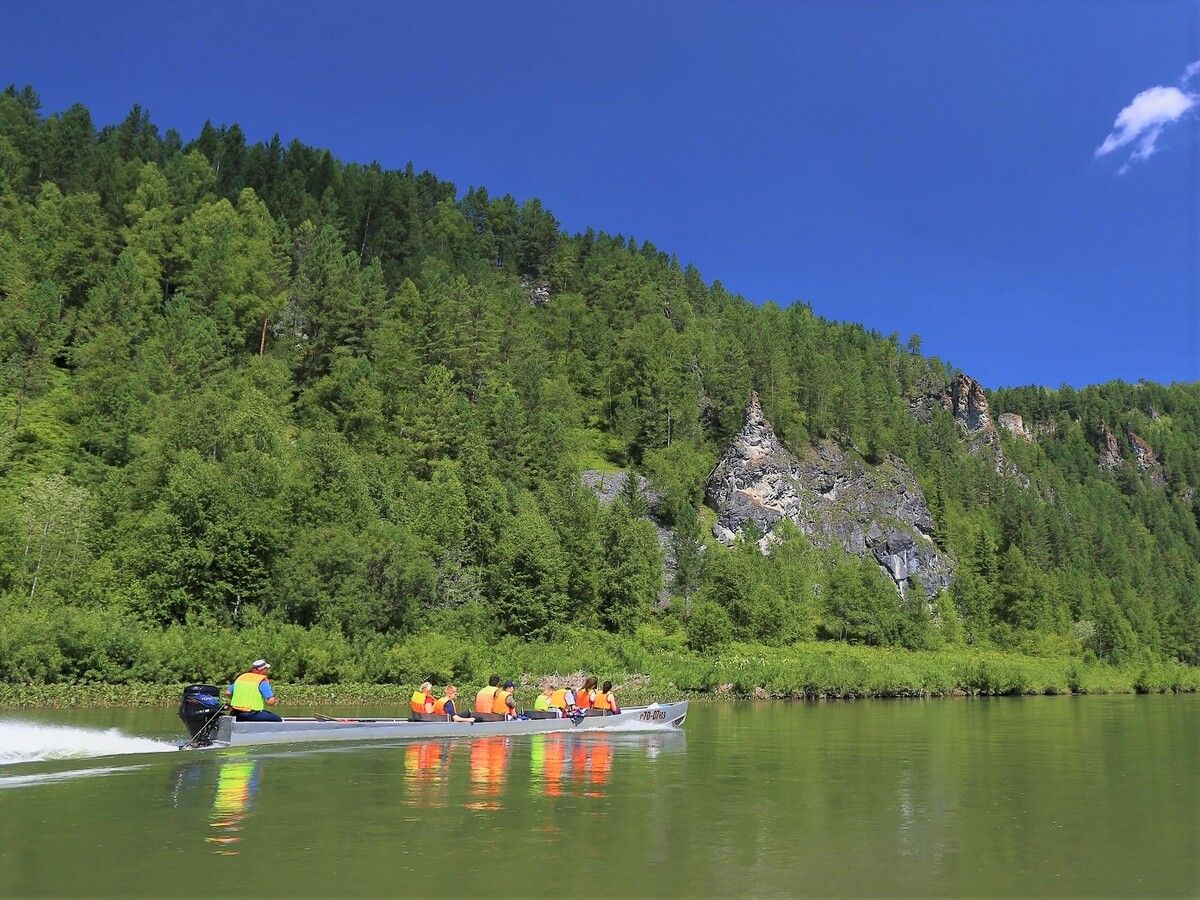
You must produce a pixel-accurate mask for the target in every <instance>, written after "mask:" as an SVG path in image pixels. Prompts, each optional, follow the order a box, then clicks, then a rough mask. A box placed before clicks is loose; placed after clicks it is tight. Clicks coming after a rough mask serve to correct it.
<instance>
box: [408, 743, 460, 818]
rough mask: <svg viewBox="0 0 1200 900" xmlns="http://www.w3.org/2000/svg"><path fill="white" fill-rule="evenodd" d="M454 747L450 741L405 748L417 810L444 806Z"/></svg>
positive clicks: (413, 745)
mask: <svg viewBox="0 0 1200 900" xmlns="http://www.w3.org/2000/svg"><path fill="white" fill-rule="evenodd" d="M453 748H454V744H453V742H452V741H450V740H443V741H420V742H418V743H414V744H409V745H408V746H406V747H405V748H404V772H405V775H406V776H407V778H408V784H409V787H410V789H411V791H412V802H413V804H415V805H416V806H427V807H432V806H442V805H444V804H443V802H442V797H441V795H442V794H443V792H444V791H445V790H446V789H447V787H448V779H447V775H448V773H449V769H450V759H451V753H452V751H453Z"/></svg>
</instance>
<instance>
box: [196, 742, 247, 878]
mask: <svg viewBox="0 0 1200 900" xmlns="http://www.w3.org/2000/svg"><path fill="white" fill-rule="evenodd" d="M258 769H259V761H258V760H256V759H253V758H250V757H243V758H233V759H227V760H222V762H221V768H220V770H219V771H218V772H217V791H216V794H215V795H214V797H213V805H212V812H211V814H210V815H209V826H210V827H211V828H213V829H214V833H213V834H210V835H209V836H208V837H206V838H205V841H207V842H208V843H210V844H216V845H217V848H216V852H217V853H219V854H220V855H222V856H237V854H238V852H239V850H238V846H237V845H238V843H239V842H240V841H241V839H242V834H241V832H242V822H243V821H244V820H245V818H246V814H247V813H248V812H249V811H250V807H251V805H252V804H253V803H254V795H255V794H256V793H258Z"/></svg>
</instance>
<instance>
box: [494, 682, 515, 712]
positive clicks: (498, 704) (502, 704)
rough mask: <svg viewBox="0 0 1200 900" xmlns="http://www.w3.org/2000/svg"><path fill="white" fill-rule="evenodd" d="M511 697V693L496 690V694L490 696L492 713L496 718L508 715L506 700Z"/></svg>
mask: <svg viewBox="0 0 1200 900" xmlns="http://www.w3.org/2000/svg"><path fill="white" fill-rule="evenodd" d="M511 696H512V691H502V690H500V689H499V688H497V689H496V693H495V694H494V695H493V696H492V713H493V714H494V715H497V716H503V715H505V714H507V713H508V698H509V697H511Z"/></svg>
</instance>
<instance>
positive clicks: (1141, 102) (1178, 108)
mask: <svg viewBox="0 0 1200 900" xmlns="http://www.w3.org/2000/svg"><path fill="white" fill-rule="evenodd" d="M1197 74H1200V60H1196V62H1194V63H1192V64H1191V65H1189V66H1188V67H1187V68H1186V69H1184V70H1183V76H1182V77H1181V78H1180V79H1179V83H1180V85H1181V86H1182V87H1163V86H1162V85H1159V86H1157V87H1152V88H1147V89H1146V90H1144V91H1142V92H1141V93H1140V94H1138V95H1137V96H1136V97H1134V98H1133V100H1132V101H1131V102H1130V104H1129V105H1128V106H1126V107H1125V108H1124V109H1123V110H1121V112H1120V113H1118V114H1117V119H1116V121H1115V122H1113V130H1112V132H1111V133H1110V134H1109V135H1108V137H1106V138H1105V139H1104V143H1103V144H1101V145H1100V146H1099V147H1097V148H1096V153H1095V155H1096V157H1097V158H1098V157H1101V156H1107V155H1108V154H1110V153H1112V152H1113V151H1115V150H1120V149H1121V148H1122V147H1125V146H1127V145H1129V144H1134V147H1133V149H1132V150H1131V151H1130V153H1129V158H1128V159H1127V160H1126V161H1125V163H1124V164H1123V165H1122V166H1121V173H1122V174H1124V173H1125V172H1127V171H1128V170H1129V167H1130V166H1131V165H1133V164H1134V163H1135V162H1145V161H1146V160H1147V159H1149V158H1150V157H1151V156H1153V155H1154V153H1155V152H1156V151H1157V150H1158V139H1159V138H1160V137H1162V133H1163V130H1164V129H1165V128H1166V127H1167V126H1168V125H1170V124H1172V123H1174V122H1178V121H1179V120H1180V119H1182V118H1183V117H1184V116H1187V115H1189V114H1190V113H1192V112H1193V111H1195V110H1196V109H1197V108H1198V107H1200V94H1192V93H1189V92H1188V91H1186V90H1184V89H1182V88H1186V87H1187V85H1188V82H1189V81H1190V80H1191V79H1192V78H1193V77H1195V76H1196V75H1197Z"/></svg>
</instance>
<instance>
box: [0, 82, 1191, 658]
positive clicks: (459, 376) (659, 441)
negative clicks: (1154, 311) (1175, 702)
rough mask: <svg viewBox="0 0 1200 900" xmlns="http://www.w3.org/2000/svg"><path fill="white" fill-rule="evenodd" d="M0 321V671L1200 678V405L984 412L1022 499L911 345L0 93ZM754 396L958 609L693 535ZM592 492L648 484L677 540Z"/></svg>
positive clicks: (1047, 393) (408, 195)
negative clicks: (585, 638)
mask: <svg viewBox="0 0 1200 900" xmlns="http://www.w3.org/2000/svg"><path fill="white" fill-rule="evenodd" d="M535 291H540V292H543V293H541V294H540V296H539V295H537V294H535ZM546 296H548V297H549V299H548V301H546V302H543V299H544V297H546ZM0 305H2V307H3V316H2V317H0V376H2V393H0V414H2V415H3V419H2V420H0V590H2V592H3V601H0V602H3V604H4V608H5V616H4V617H3V619H2V621H0V631H6V632H7V640H8V641H9V644H8V645H9V646H22V645H23V643H22V642H23V641H24V643H25V644H28V645H29V646H31V647H32V646H35V645H36V647H40V648H42V649H41V650H37V651H33V650H30V651H29V652H26V653H25V654H24V655H23V656H22V660H23V661H22V662H20V664H19V665H18V664H17V663H15V662H13V659H14V657H13V655H12V654H8V655H7V657H6V658H7V660H8V663H7V665H6V664H5V663H4V662H0V677H4V678H9V679H16V680H55V679H56V678H62V677H74V676H70V673H77V672H78V671H79V670H78V667H76V668H71V666H70V665H69V662H70V661H71V660H74V659H77V658H78V657H79V655H80V654H83V653H85V652H87V651H88V648H87V647H83V646H79V645H78V644H79V643H83V644H86V643H87V640H83V639H81V640H80V641H77V642H75V643H73V641H74V640H75V639H74V638H73V637H72V636H71V635H70V634H69V633H66V634H64V633H63V632H69V631H70V628H69V627H68V626H67V625H65V624H62V623H68V622H70V621H71V618H72V612H71V611H76V612H77V613H78V614H79V615H80V616H83V615H99V616H101V617H102V618H103V619H105V620H107V621H111V622H114V623H120V625H121V627H122V628H131V629H135V630H140V631H141V632H145V633H147V634H150V633H155V634H157V633H163V634H165V633H167V630H169V629H172V628H177V627H179V626H186V627H188V628H192V627H194V628H196V629H202V628H209V627H221V628H234V629H241V628H260V627H263V626H264V624H267V625H269V624H270V623H277V624H278V625H279V626H280V627H283V626H284V625H286V626H287V627H289V628H291V627H299V628H301V629H307V630H308V631H309V632H311V633H313V634H316V633H320V634H337V635H339V636H340V638H339V640H342V641H344V642H349V643H347V644H346V646H353V645H354V643H355V642H356V641H359V642H361V641H366V640H368V639H369V640H379V639H380V636H381V635H383V636H385V638H384V639H386V636H389V635H390V636H394V637H395V638H396V639H399V638H400V637H402V636H405V635H412V634H420V633H424V632H432V631H437V632H441V633H445V634H451V635H454V634H461V635H469V636H471V637H472V638H473V639H479V640H487V639H488V638H489V637H500V636H504V635H512V636H515V637H518V638H520V639H522V640H550V641H553V640H554V639H555V636H556V634H559V633H561V632H562V630H563V629H565V628H567V627H568V626H570V627H583V628H602V629H605V630H608V631H613V632H618V633H626V632H632V631H634V630H636V629H637V628H638V627H639V626H641V625H643V624H645V623H648V622H649V623H653V624H654V625H655V627H659V628H663V629H666V630H667V631H668V632H672V631H675V632H678V633H679V634H680V635H681V636H682V638H683V639H685V640H686V641H688V642H689V643H690V644H691V645H692V646H693V647H694V648H697V649H703V648H706V647H711V646H715V645H718V644H721V643H724V642H727V641H731V640H742V641H754V642H761V643H769V644H776V645H779V644H786V643H788V642H793V641H797V640H811V639H828V640H841V641H852V642H857V643H867V644H877V645H889V644H894V645H902V646H909V647H922V648H929V647H938V646H942V645H945V644H973V645H978V646H985V647H998V648H1004V649H1018V650H1022V651H1024V652H1029V653H1035V654H1047V655H1050V654H1091V655H1094V656H1096V657H1100V658H1104V659H1110V660H1125V659H1129V658H1134V657H1137V656H1139V655H1146V656H1153V657H1161V658H1175V659H1180V660H1185V661H1192V662H1195V661H1197V660H1200V607H1198V602H1200V601H1198V598H1200V562H1198V551H1200V530H1198V529H1197V505H1196V499H1195V494H1194V488H1195V486H1196V485H1197V484H1198V483H1200V441H1198V439H1197V434H1198V433H1200V432H1198V430H1197V425H1198V424H1200V390H1198V389H1197V387H1196V386H1195V385H1171V386H1163V385H1153V384H1140V385H1128V384H1120V383H1114V384H1109V385H1102V386H1098V387H1092V388H1087V389H1085V390H1083V391H1072V390H1070V389H1068V388H1063V389H1060V390H1058V391H1053V390H1046V389H1042V388H1023V389H1009V390H1002V391H996V392H993V395H992V399H993V405H994V410H993V411H994V412H999V411H1003V410H1010V411H1016V412H1020V413H1021V414H1022V415H1024V416H1025V418H1026V421H1027V422H1028V423H1030V424H1031V425H1036V426H1039V438H1038V440H1037V441H1036V442H1032V443H1026V442H1023V441H1020V440H1017V439H1014V438H1010V437H1008V436H1005V438H1004V441H1005V451H1006V453H1007V454H1008V455H1009V457H1010V458H1011V459H1012V460H1013V461H1014V462H1016V463H1017V465H1019V466H1020V467H1021V468H1022V470H1023V471H1024V472H1025V473H1027V474H1028V475H1029V477H1030V479H1031V484H1030V486H1029V488H1027V489H1024V488H1022V487H1021V486H1020V485H1018V484H1017V483H1016V482H1015V481H1014V480H1013V479H1012V478H1009V477H1005V476H1003V475H999V474H997V473H996V471H995V468H994V466H993V465H992V464H991V461H990V460H989V459H985V458H981V457H976V456H972V455H971V454H970V453H969V452H968V449H967V444H966V442H965V441H964V439H963V437H962V435H961V434H960V433H959V432H958V429H957V426H956V425H955V423H954V422H953V421H952V420H951V419H950V417H949V416H948V415H945V414H942V413H941V412H940V411H938V412H937V413H936V414H935V415H934V417H933V421H932V423H931V424H929V425H922V424H919V423H918V422H916V421H915V420H914V419H913V417H912V416H911V415H910V414H909V411H908V404H909V401H910V400H911V398H913V397H916V396H921V395H925V394H928V393H930V392H933V391H936V390H938V389H940V388H941V387H943V386H944V385H945V384H946V383H947V381H948V379H949V377H950V376H951V374H952V373H953V369H952V368H951V367H950V366H949V365H947V364H945V363H943V362H942V361H940V360H937V359H933V358H928V357H925V356H923V355H922V354H921V347H920V341H919V338H916V337H915V336H914V337H912V338H910V339H908V340H906V341H902V340H901V338H900V336H899V335H895V334H893V335H881V334H878V333H876V332H873V331H870V330H868V329H865V328H863V327H862V326H859V325H855V324H845V323H837V322H831V321H827V320H824V319H822V318H820V317H818V316H816V315H815V314H814V313H813V312H812V309H811V308H810V307H809V306H808V305H806V304H804V303H793V304H791V305H788V306H780V305H778V304H775V303H766V304H763V305H755V304H752V303H750V302H748V301H746V300H745V299H743V298H741V297H738V296H735V295H733V294H731V293H730V292H729V291H727V290H726V289H725V288H724V287H723V286H722V285H721V283H720V282H719V281H713V282H709V281H706V280H705V279H704V278H702V277H701V274H700V273H699V272H698V271H697V270H696V268H695V267H693V266H691V265H685V264H681V263H680V262H679V261H678V260H677V259H676V258H675V257H674V256H672V255H670V254H669V253H667V252H665V251H663V250H660V249H659V248H657V247H655V246H654V245H653V244H651V243H649V242H648V241H644V240H637V239H635V238H633V237H629V236H623V235H610V234H604V233H598V232H594V231H591V230H589V231H587V232H584V233H582V234H576V235H568V234H565V233H563V232H562V230H561V229H560V227H559V225H558V223H557V221H556V220H555V219H554V217H553V215H552V214H551V213H550V212H549V211H548V210H547V209H545V208H544V207H543V206H542V204H541V203H540V202H539V201H538V200H536V199H529V200H526V201H524V202H518V201H517V200H516V199H515V198H513V197H512V196H509V195H504V196H494V195H492V194H489V193H488V192H487V191H486V190H485V189H483V188H479V187H473V188H471V189H469V190H466V191H459V190H458V189H457V188H456V187H455V186H454V185H452V184H450V183H448V182H445V181H442V180H440V179H438V178H436V177H435V176H434V175H432V174H430V173H429V172H418V171H416V170H415V169H414V167H413V166H412V165H409V166H407V167H406V168H404V169H400V170H390V169H385V168H383V167H381V166H380V165H378V164H377V163H372V164H370V165H362V164H358V163H348V164H347V163H343V162H341V161H339V160H337V159H335V158H334V157H333V156H332V155H331V154H330V153H329V152H328V151H327V150H320V149H317V148H312V147H308V146H306V145H304V144H302V143H300V142H299V141H293V142H291V143H289V144H287V145H286V146H285V145H284V144H283V143H282V142H281V141H280V140H279V138H278V137H275V138H273V139H272V140H271V141H268V142H261V143H255V144H249V143H248V142H247V140H246V137H245V135H244V133H243V132H242V130H241V129H240V128H238V127H237V126H236V125H233V126H220V127H217V126H213V125H212V124H209V123H206V124H205V126H204V127H203V129H202V130H201V131H200V133H199V135H198V136H197V137H196V138H195V139H194V140H191V141H184V140H183V139H182V138H181V136H180V135H179V134H177V133H176V132H174V131H167V132H165V133H161V132H160V131H159V130H158V128H157V127H156V126H155V125H154V124H153V122H152V121H151V119H150V117H149V115H148V114H147V112H146V111H145V110H143V109H141V108H140V107H136V106H135V107H134V108H133V109H132V110H131V111H130V113H129V115H128V116H127V117H126V118H125V119H124V120H123V121H121V122H120V123H118V124H116V125H109V126H104V127H96V125H95V124H94V123H93V121H92V119H91V116H90V114H89V113H88V111H87V110H86V109H85V108H84V107H82V106H78V105H76V106H73V107H71V108H70V109H68V110H66V111H63V112H61V113H54V114H44V113H43V111H42V110H41V108H40V103H39V100H38V97H37V95H36V93H35V92H34V91H33V90H32V89H31V88H28V87H26V88H16V87H10V88H8V89H7V90H6V91H4V92H3V93H2V94H0ZM752 388H753V389H756V390H758V392H759V393H760V395H761V398H762V402H763V405H764V408H765V409H766V412H767V415H768V416H769V417H770V418H771V420H772V422H773V424H774V425H775V427H776V430H777V432H778V433H779V434H780V436H781V438H782V439H783V440H784V441H785V442H786V443H787V444H789V445H790V446H793V447H797V448H799V447H803V446H804V445H806V444H809V443H812V442H815V441H818V440H824V439H833V440H837V441H839V442H840V443H842V444H843V445H845V446H847V447H851V448H854V449H856V450H857V451H858V452H859V453H861V454H862V455H863V456H864V458H866V459H867V460H868V461H879V460H882V459H883V457H884V456H885V455H887V454H896V455H899V456H901V457H903V458H904V459H905V460H906V461H907V462H908V463H909V465H910V466H911V467H912V468H913V470H914V472H915V473H916V475H917V477H918V479H919V481H920V483H921V486H922V488H923V490H924V492H925V495H926V498H927V500H928V501H929V504H930V507H931V510H932V512H933V515H934V519H935V522H936V524H937V531H936V535H935V539H936V540H937V541H938V542H939V543H940V544H941V545H942V546H943V547H944V548H945V549H947V550H948V551H949V552H950V553H951V554H952V555H953V556H954V557H955V559H956V560H957V561H958V577H957V579H956V582H955V586H954V587H953V588H952V589H951V591H949V592H947V594H946V595H944V596H942V597H939V598H937V600H936V601H935V602H934V603H933V604H931V605H928V606H927V605H925V604H922V603H904V602H901V600H900V598H899V596H898V594H897V593H896V591H895V589H894V587H893V586H892V584H891V583H890V581H888V580H887V579H886V578H885V577H884V576H883V575H882V573H881V572H880V571H879V569H878V567H876V566H875V565H874V563H873V562H869V561H861V560H858V559H856V558H853V557H848V556H845V555H843V554H840V553H833V552H828V551H819V550H816V549H814V548H812V547H811V546H809V545H808V544H807V543H806V541H805V540H804V538H803V537H802V536H801V535H799V534H798V533H789V534H788V535H786V537H785V539H784V540H783V541H782V543H780V544H778V545H777V547H776V549H775V550H774V551H773V552H772V553H771V554H770V555H769V556H764V555H763V554H762V553H760V552H758V551H757V549H755V548H754V547H753V545H752V541H747V542H743V543H742V544H740V545H739V546H736V547H734V548H733V549H731V550H726V549H724V548H722V547H720V546H718V545H716V544H715V543H714V542H712V541H711V540H710V539H709V538H708V528H709V526H710V525H711V519H710V516H711V514H710V512H709V511H707V510H706V509H705V507H704V506H703V492H704V482H705V478H706V476H707V474H708V472H709V471H710V470H711V468H712V466H713V464H714V463H715V462H716V460H717V458H718V456H719V454H720V453H721V452H722V451H723V449H724V447H725V445H726V442H727V441H728V439H729V438H730V436H731V435H732V434H733V433H734V432H736V430H737V429H738V428H739V427H740V426H741V422H742V415H743V411H744V407H745V403H746V398H747V396H748V394H749V392H750V390H751V389H752ZM1101 423H1104V424H1105V425H1106V426H1108V427H1111V428H1112V429H1113V430H1114V432H1115V433H1118V434H1119V435H1121V440H1123V441H1128V437H1127V436H1126V432H1127V431H1136V433H1138V434H1140V435H1141V436H1142V437H1144V438H1145V439H1147V440H1148V441H1149V442H1150V443H1151V445H1152V446H1154V447H1155V448H1156V450H1157V451H1158V452H1159V454H1160V457H1161V465H1162V467H1163V473H1164V478H1165V481H1166V485H1165V486H1162V485H1159V484H1156V483H1153V482H1152V480H1151V479H1149V478H1148V477H1147V476H1146V474H1145V473H1144V472H1141V471H1140V470H1138V469H1137V468H1136V467H1135V466H1134V465H1133V463H1132V462H1131V461H1129V462H1128V464H1127V465H1124V466H1123V467H1121V468H1119V469H1118V470H1116V471H1112V472H1109V471H1102V470H1101V469H1100V468H1099V467H1098V466H1097V455H1096V448H1095V443H1096V437H1097V433H1098V429H1099V428H1100V427H1101ZM1127 456H1128V454H1127ZM587 468H598V469H601V470H603V471H611V470H615V469H618V468H620V469H626V470H630V471H639V472H642V473H644V474H645V475H647V476H648V477H649V478H650V479H651V481H652V482H653V484H654V485H655V487H656V489H657V490H658V491H660V492H661V493H662V495H663V497H664V499H663V500H662V502H661V503H660V505H659V509H658V510H657V512H656V515H657V517H658V519H659V520H660V521H661V522H663V523H665V524H666V526H667V527H668V528H669V529H670V533H669V537H668V539H667V540H666V541H665V542H660V540H659V537H658V535H657V534H656V531H655V528H654V526H653V525H652V524H651V523H650V522H649V521H648V520H647V518H646V516H645V513H646V509H645V498H644V497H641V496H640V495H639V493H638V491H636V490H630V491H626V492H624V493H623V495H622V496H621V497H619V498H618V499H617V500H616V501H615V502H613V503H611V504H608V505H604V504H602V503H601V502H599V501H598V500H597V498H596V496H595V495H594V494H593V493H592V492H591V491H590V490H589V489H587V488H586V487H585V486H583V485H582V484H581V482H580V478H579V475H580V472H581V470H583V469H587ZM664 553H665V554H666V555H669V556H670V557H671V558H672V559H674V561H675V564H676V566H677V570H676V572H675V574H674V576H673V577H672V578H671V579H670V581H669V582H668V583H667V584H666V585H664V582H663V576H662V563H663V558H664ZM668 591H669V592H670V594H671V596H667V592H668ZM48 623H58V624H48ZM171 633H174V632H171ZM35 638H36V640H35ZM3 639H4V638H3V636H0V640H3Z"/></svg>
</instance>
